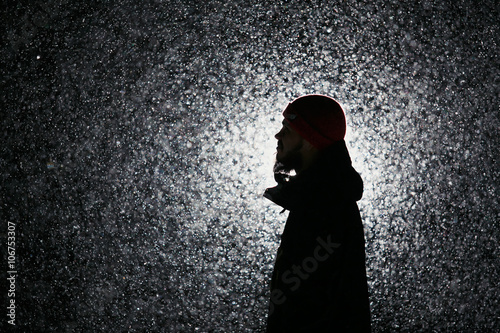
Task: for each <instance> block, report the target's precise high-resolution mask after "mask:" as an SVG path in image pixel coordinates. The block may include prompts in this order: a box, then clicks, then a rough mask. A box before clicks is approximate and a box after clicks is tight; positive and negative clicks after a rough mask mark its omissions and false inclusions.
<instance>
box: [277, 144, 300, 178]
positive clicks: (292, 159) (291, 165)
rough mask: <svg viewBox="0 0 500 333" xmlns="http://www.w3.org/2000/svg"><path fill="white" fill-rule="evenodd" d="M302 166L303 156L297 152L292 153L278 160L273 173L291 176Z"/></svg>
mask: <svg viewBox="0 0 500 333" xmlns="http://www.w3.org/2000/svg"><path fill="white" fill-rule="evenodd" d="M301 166H302V156H301V155H300V153H299V152H298V149H297V151H291V152H289V153H288V154H287V155H286V156H284V157H282V158H280V159H279V160H278V159H276V161H275V163H274V167H273V172H274V173H275V174H276V173H281V174H285V175H290V172H291V171H292V170H295V169H300V167H301Z"/></svg>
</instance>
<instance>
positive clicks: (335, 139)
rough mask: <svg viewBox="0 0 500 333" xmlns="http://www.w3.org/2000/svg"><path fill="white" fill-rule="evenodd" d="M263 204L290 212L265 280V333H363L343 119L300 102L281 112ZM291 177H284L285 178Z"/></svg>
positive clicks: (328, 107) (361, 280)
mask: <svg viewBox="0 0 500 333" xmlns="http://www.w3.org/2000/svg"><path fill="white" fill-rule="evenodd" d="M283 116H284V120H283V127H282V128H281V130H280V131H279V132H278V133H277V134H276V135H275V137H276V139H277V140H278V146H277V152H276V164H275V167H274V172H275V179H276V181H277V183H278V185H277V186H276V187H273V188H268V189H267V190H266V192H265V193H264V196H265V197H266V198H268V199H270V200H271V201H273V202H274V203H276V204H278V205H280V206H282V207H283V208H284V209H285V210H289V211H290V213H289V215H288V219H287V221H286V225H285V228H284V231H283V234H282V237H281V244H280V247H279V249H278V252H277V255H276V262H275V266H274V271H273V275H272V279H271V300H270V305H269V314H268V323H267V332H273V333H274V332H286V333H291V332H369V331H370V307H369V299H368V287H367V281H366V270H365V247H364V245H365V241H364V234H363V226H362V222H361V217H360V214H359V209H358V206H357V203H356V201H358V200H359V199H361V196H362V193H363V181H362V180H361V177H360V176H359V174H358V173H357V172H356V171H355V170H354V168H353V167H352V165H351V159H350V157H349V153H348V151H347V148H346V145H345V142H344V136H345V132H346V122H345V115H344V111H343V110H342V108H341V106H340V105H339V103H337V102H336V101H335V100H334V99H332V98H330V97H327V96H323V95H306V96H302V97H299V98H298V99H296V100H294V101H293V102H292V103H290V104H289V105H288V106H287V107H286V109H285V111H284V112H283ZM292 170H293V171H295V175H291V171H292Z"/></svg>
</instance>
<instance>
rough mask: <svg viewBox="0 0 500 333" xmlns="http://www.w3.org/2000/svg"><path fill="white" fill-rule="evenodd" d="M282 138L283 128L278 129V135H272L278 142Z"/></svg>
mask: <svg viewBox="0 0 500 333" xmlns="http://www.w3.org/2000/svg"><path fill="white" fill-rule="evenodd" d="M282 137H283V127H282V128H281V129H280V131H279V132H278V133H276V134H275V135H274V138H275V139H276V140H280V139H281V138H282Z"/></svg>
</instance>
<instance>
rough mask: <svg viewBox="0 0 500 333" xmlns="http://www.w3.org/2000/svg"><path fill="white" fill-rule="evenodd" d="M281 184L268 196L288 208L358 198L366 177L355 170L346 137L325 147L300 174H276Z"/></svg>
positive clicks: (267, 191) (269, 189) (341, 201)
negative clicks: (289, 175)
mask: <svg viewBox="0 0 500 333" xmlns="http://www.w3.org/2000/svg"><path fill="white" fill-rule="evenodd" d="M275 179H276V181H277V183H278V185H277V186H275V187H272V188H268V189H267V190H266V191H265V193H264V196H265V197H266V198H268V199H269V200H271V201H273V202H274V203H276V204H278V205H280V206H282V207H283V208H285V209H287V210H294V209H300V208H301V207H305V206H309V207H310V206H311V205H312V206H314V205H318V204H333V203H343V202H346V201H358V200H360V199H361V197H362V195H363V180H362V179H361V176H360V175H359V174H358V173H357V172H356V170H354V168H353V167H352V164H351V158H350V156H349V152H348V151H347V147H346V145H345V142H344V140H342V141H338V142H336V143H335V144H333V145H332V146H330V147H328V148H326V149H324V150H322V151H321V155H320V156H319V158H318V160H317V161H316V163H315V164H314V165H313V166H311V167H310V168H309V169H307V170H305V171H303V172H302V173H301V174H300V175H297V176H293V177H288V176H286V175H283V174H275Z"/></svg>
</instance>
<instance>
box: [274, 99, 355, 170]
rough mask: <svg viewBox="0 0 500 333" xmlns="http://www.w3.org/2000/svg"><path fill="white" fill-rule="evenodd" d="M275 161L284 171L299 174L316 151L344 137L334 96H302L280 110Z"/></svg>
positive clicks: (314, 156)
mask: <svg viewBox="0 0 500 333" xmlns="http://www.w3.org/2000/svg"><path fill="white" fill-rule="evenodd" d="M283 116H284V117H285V119H284V120H283V127H282V129H281V130H280V131H279V132H278V133H277V134H276V135H275V137H276V139H277V140H278V147H277V153H276V160H277V162H279V164H280V165H281V169H282V170H285V171H290V170H295V171H296V172H297V173H299V172H300V171H302V170H305V169H307V168H308V167H309V166H310V165H311V164H312V163H313V162H314V161H315V160H316V158H317V156H318V154H319V152H320V151H321V150H323V149H325V148H327V147H329V146H330V145H332V144H333V143H335V142H338V141H340V140H343V139H344V136H345V131H346V122H345V115H344V111H343V110H342V107H341V106H340V105H339V103H338V102H337V101H335V100H334V99H332V98H330V97H327V96H323V95H305V96H302V97H299V98H297V99H296V100H294V101H293V102H292V103H290V104H288V106H287V107H286V109H285V111H284V112H283Z"/></svg>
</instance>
